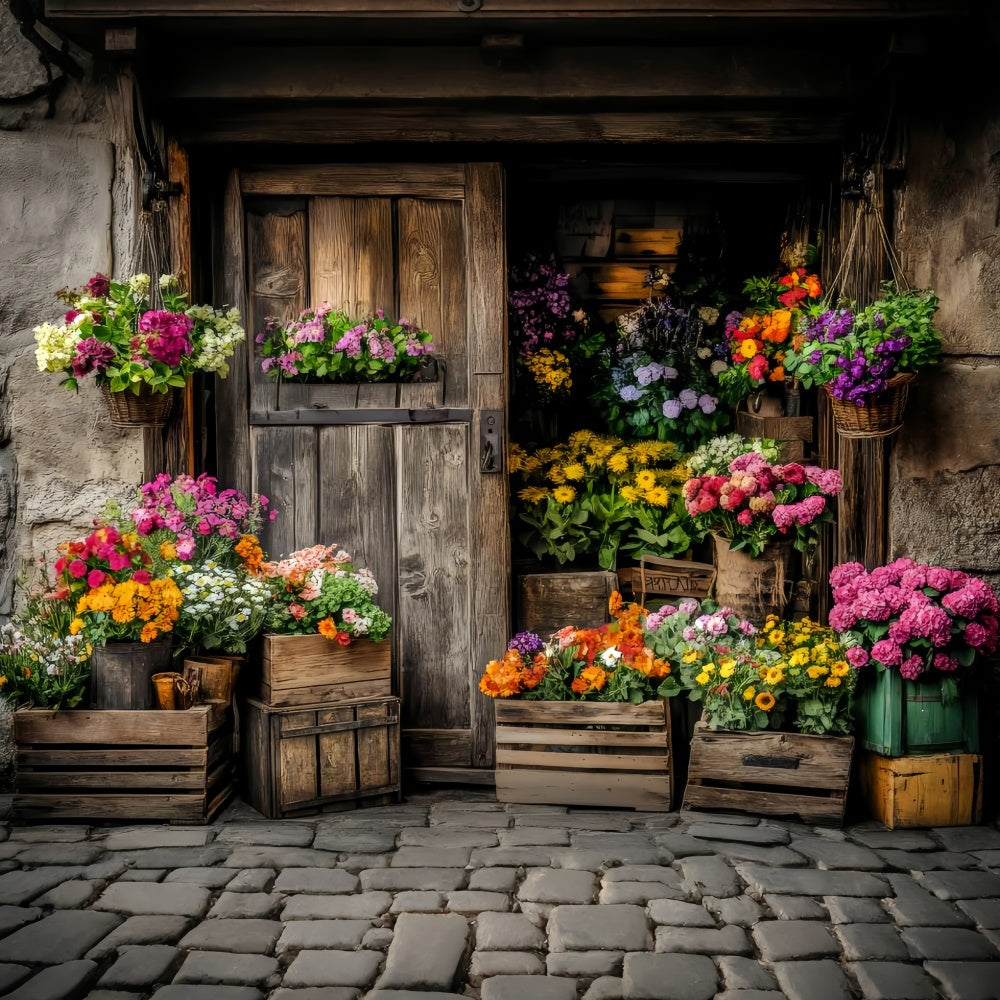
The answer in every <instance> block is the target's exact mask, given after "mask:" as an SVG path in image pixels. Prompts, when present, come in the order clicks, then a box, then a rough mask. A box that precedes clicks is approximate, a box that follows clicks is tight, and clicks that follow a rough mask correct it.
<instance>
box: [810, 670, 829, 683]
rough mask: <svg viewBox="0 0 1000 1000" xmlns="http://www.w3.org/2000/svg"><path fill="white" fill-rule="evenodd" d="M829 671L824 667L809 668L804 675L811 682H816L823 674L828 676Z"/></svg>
mask: <svg viewBox="0 0 1000 1000" xmlns="http://www.w3.org/2000/svg"><path fill="white" fill-rule="evenodd" d="M829 672H830V671H829V670H827V668H826V667H810V668H809V669H808V670H807V671H806V673H807V674H808V675H809V677H810V679H811V680H814V681H815V680H818V679H819V678H820V677H822V676H823V675H824V674H828V673H829Z"/></svg>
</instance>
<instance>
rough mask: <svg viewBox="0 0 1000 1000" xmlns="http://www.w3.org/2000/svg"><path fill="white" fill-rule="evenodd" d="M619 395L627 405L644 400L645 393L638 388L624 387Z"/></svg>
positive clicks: (632, 386)
mask: <svg viewBox="0 0 1000 1000" xmlns="http://www.w3.org/2000/svg"><path fill="white" fill-rule="evenodd" d="M618 395H619V396H621V398H622V399H623V400H624V401H625V402H626V403H634V402H635V401H636V400H638V399H642V397H643V396H644V395H645V393H644V392H643V391H642V389H639V388H638V387H637V386H634V385H623V386H622V387H621V389H619V390H618Z"/></svg>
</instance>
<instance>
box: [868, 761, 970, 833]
mask: <svg viewBox="0 0 1000 1000" xmlns="http://www.w3.org/2000/svg"><path fill="white" fill-rule="evenodd" d="M982 764H983V759H982V757H980V756H979V755H978V754H971V753H958V754H951V753H944V754H928V755H924V756H915V757H885V756H883V755H882V754H877V753H872V752H871V751H870V750H862V751H861V753H860V754H859V755H858V764H857V779H858V780H857V785H858V790H859V796H860V798H861V799H862V801H863V803H864V806H865V810H866V812H867V814H868V815H869V816H871V817H872V818H873V819H877V820H878V821H879V822H880V823H884V824H885V825H886V826H887V827H888V828H889V829H890V830H896V829H900V828H903V827H930V826H968V825H970V824H973V823H978V822H979V821H980V819H981V817H982V811H983V781H982Z"/></svg>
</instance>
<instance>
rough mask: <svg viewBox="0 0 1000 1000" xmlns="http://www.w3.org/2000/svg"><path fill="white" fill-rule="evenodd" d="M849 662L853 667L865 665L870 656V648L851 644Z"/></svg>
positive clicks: (848, 651) (848, 655)
mask: <svg viewBox="0 0 1000 1000" xmlns="http://www.w3.org/2000/svg"><path fill="white" fill-rule="evenodd" d="M846 656H847V662H848V663H849V664H850V665H851V666H852V667H863V666H864V665H865V664H866V663H867V662H868V660H869V659H870V657H869V656H868V650H866V649H865V647H864V646H851V648H850V649H848V650H847V653H846Z"/></svg>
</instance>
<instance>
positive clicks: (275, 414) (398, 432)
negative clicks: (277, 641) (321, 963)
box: [217, 164, 510, 777]
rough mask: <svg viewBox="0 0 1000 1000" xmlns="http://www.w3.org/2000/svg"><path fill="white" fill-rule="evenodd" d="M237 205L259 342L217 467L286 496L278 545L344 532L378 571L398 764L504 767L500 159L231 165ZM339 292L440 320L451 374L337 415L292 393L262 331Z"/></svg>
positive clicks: (229, 213)
mask: <svg viewBox="0 0 1000 1000" xmlns="http://www.w3.org/2000/svg"><path fill="white" fill-rule="evenodd" d="M224 209H225V211H224V216H225V219H224V223H223V226H222V227H221V228H222V233H221V235H222V239H223V241H224V246H223V253H222V263H223V273H222V277H221V283H222V287H221V288H220V290H219V291H220V292H221V293H222V295H223V297H224V298H225V300H226V301H228V302H233V303H236V304H239V305H241V308H242V309H243V310H244V315H245V316H246V318H247V321H248V322H247V329H248V350H247V351H246V352H245V354H244V356H243V357H242V358H241V359H237V360H238V361H239V362H240V366H239V367H238V369H237V370H235V371H234V377H233V378H230V379H229V380H227V381H225V382H222V383H220V397H219V400H218V404H219V405H218V426H217V430H218V451H219V472H220V478H221V479H222V480H223V481H225V482H233V483H235V484H237V485H239V486H240V487H241V488H243V489H253V490H256V491H257V492H260V493H264V494H266V495H267V496H268V497H270V498H271V500H272V502H273V505H274V506H275V507H276V508H277V510H278V511H279V512H280V513H279V516H278V519H277V520H275V521H274V522H273V523H272V524H271V525H270V526H269V528H268V530H267V533H266V537H265V539H264V543H265V548H266V550H267V551H268V552H270V553H271V554H272V555H278V554H285V553H288V552H290V551H292V550H293V549H296V548H299V547H302V546H305V545H312V544H315V543H317V542H324V543H330V542H336V543H338V544H339V545H341V546H343V547H344V548H346V549H347V550H348V552H350V553H351V555H352V556H354V557H355V559H356V561H357V562H358V563H359V564H361V565H365V566H368V567H369V568H370V569H371V570H372V571H373V572H374V574H375V577H376V580H377V581H378V583H379V587H380V595H379V599H380V603H381V604H382V606H383V607H384V608H385V609H386V611H387V612H388V613H389V614H391V615H392V616H393V619H394V627H393V631H392V633H391V641H392V643H393V661H394V665H395V676H396V678H397V684H398V686H399V693H400V695H401V696H402V698H403V708H402V713H403V714H402V719H403V767H404V768H414V767H417V768H423V769H428V770H425V771H424V772H423V773H424V776H425V777H433V776H434V774H435V773H438V774H440V776H442V777H445V776H448V775H449V773H450V771H449V769H452V768H490V767H492V762H493V719H492V710H491V706H490V704H489V700H488V699H486V698H484V697H483V696H482V695H481V694H480V693H479V690H478V686H477V685H478V677H479V674H480V672H481V670H482V667H483V665H484V664H485V662H486V660H487V659H488V658H490V657H492V656H495V655H496V654H497V652H498V651H499V650H502V649H503V648H504V644H505V643H506V640H507V636H508V629H509V597H508V595H509V573H510V568H509V566H510V552H509V537H508V526H507V524H508V522H507V490H506V476H505V475H504V461H503V454H502V446H501V441H502V434H503V428H504V426H505V423H506V420H505V412H506V400H507V378H506V372H505V357H506V330H505V261H504V243H503V231H504V229H503V206H502V182H501V175H500V169H499V167H498V166H497V165H495V164H466V165H438V164H417V165H392V166H357V165H350V166H348V165H333V166H309V167H277V168H267V169H257V170H241V171H238V172H237V171H234V172H233V173H232V175H231V177H230V179H229V183H228V189H227V193H226V198H225V206H224ZM324 300H325V301H329V302H330V303H331V304H332V305H333V306H334V307H335V308H343V309H345V310H347V311H348V312H349V313H351V314H354V315H359V316H361V315H365V314H370V313H371V312H373V311H374V310H375V309H378V308H382V309H384V310H385V311H386V313H387V314H389V315H392V316H394V317H400V316H402V317H406V318H409V319H410V320H413V321H414V322H417V323H419V324H420V325H421V326H422V327H423V328H425V329H427V330H429V331H430V332H431V333H432V334H433V335H434V343H435V355H436V357H437V358H439V359H440V361H441V362H442V364H441V366H440V370H439V381H438V383H437V384H431V385H401V386H399V387H398V389H393V390H389V391H388V395H387V394H386V387H379V386H375V387H372V386H368V387H366V386H361V387H359V389H358V391H357V393H352V394H351V401H350V402H346V403H345V402H343V401H336V402H334V403H332V404H329V403H328V404H327V408H324V409H317V408H314V407H309V406H308V405H307V404H306V405H303V404H302V403H301V402H299V403H296V402H294V401H293V402H292V403H288V402H286V401H285V398H279V388H278V386H277V385H276V383H274V382H272V381H269V380H268V379H266V378H265V377H264V376H263V375H262V373H261V371H260V363H259V361H260V359H259V358H257V357H255V356H254V353H253V348H254V344H253V342H252V340H253V335H254V334H256V333H257V332H259V331H260V330H261V328H262V326H263V323H264V317H265V316H269V315H274V316H281V317H291V316H293V315H296V314H297V313H298V312H299V311H300V310H301V309H303V308H304V307H306V306H308V305H313V304H315V305H318V304H320V303H321V302H323V301H324ZM234 368H236V366H234ZM484 435H485V438H484ZM484 440H486V441H488V442H489V444H488V445H484V443H483V442H484ZM494 445H496V447H494Z"/></svg>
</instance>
